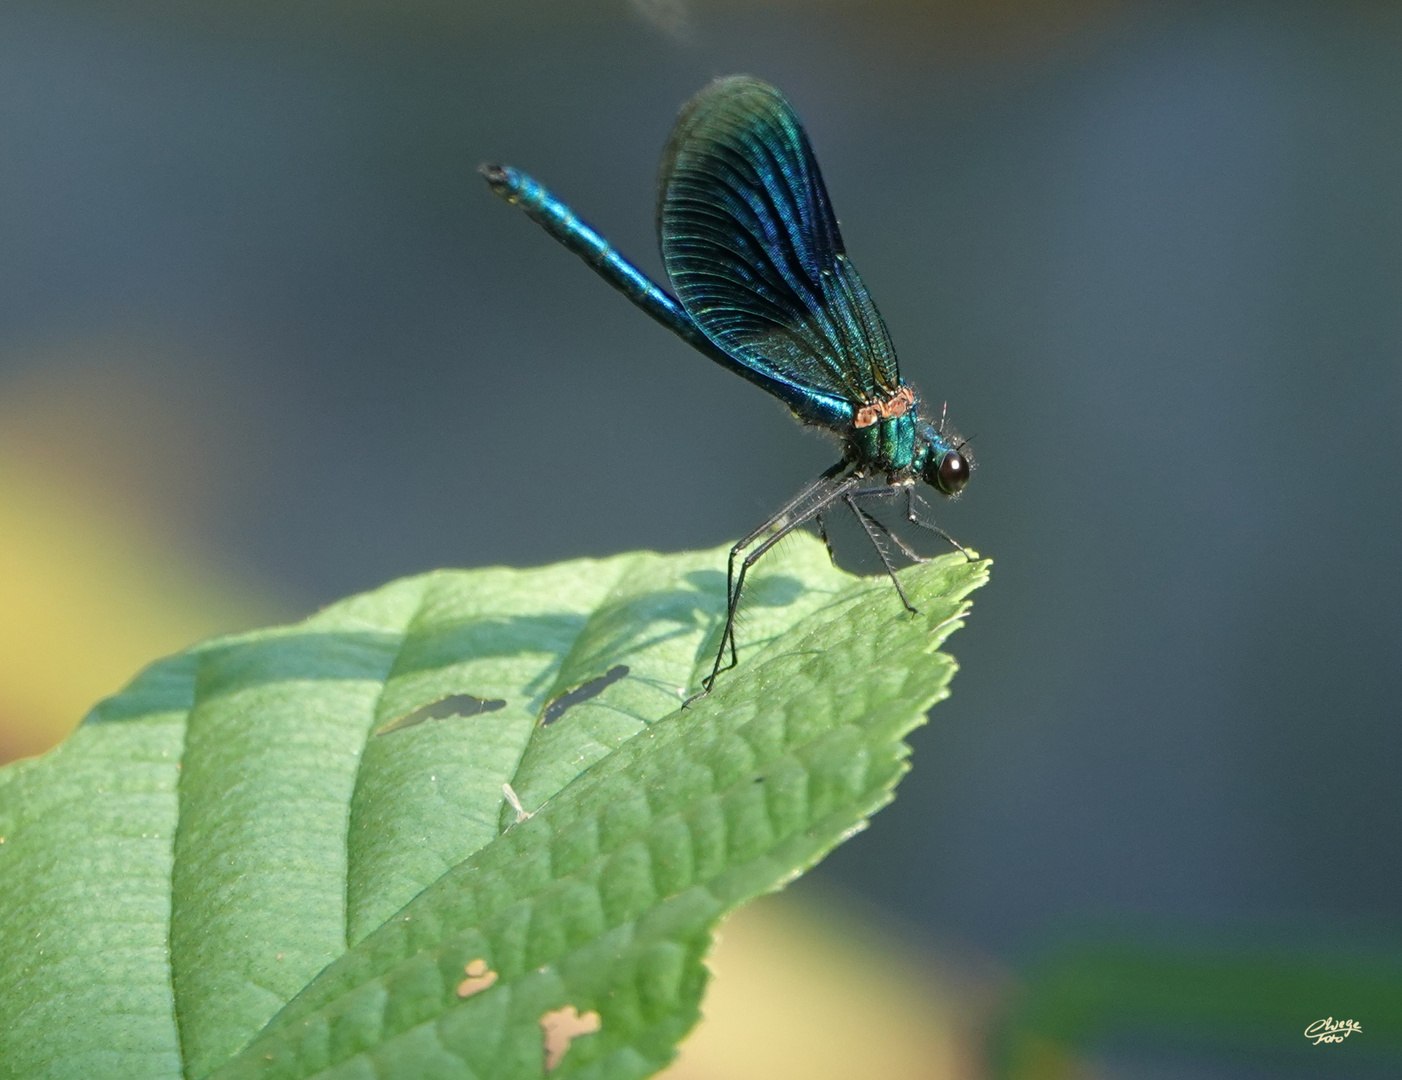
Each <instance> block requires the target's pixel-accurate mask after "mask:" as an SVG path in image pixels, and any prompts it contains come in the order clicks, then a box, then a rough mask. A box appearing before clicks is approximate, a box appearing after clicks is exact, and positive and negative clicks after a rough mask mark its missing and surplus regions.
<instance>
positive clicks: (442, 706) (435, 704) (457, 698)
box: [375, 694, 506, 735]
mask: <svg viewBox="0 0 1402 1080" xmlns="http://www.w3.org/2000/svg"><path fill="white" fill-rule="evenodd" d="M504 708H506V702H505V701H503V700H502V699H501V698H490V699H483V698H479V697H473V696H472V695H471V694H451V695H449V696H448V697H445V698H439V699H438V700H437V701H430V702H429V703H428V704H427V705H421V706H419V707H418V708H417V709H415V710H414V711H413V712H408V713H405V714H404V715H403V716H398V717H395V718H394V719H393V720H391V721H389V722H388V723H385V724H381V725H380V726H379V727H377V728H376V729H375V734H376V735H388V734H389V733H390V732H392V731H403V730H404V729H405V728H410V727H413V726H414V725H415V724H422V723H423V722H424V721H425V720H446V719H447V718H448V717H450V716H464V717H466V716H476V715H477V714H478V713H484V712H496V711H497V710H498V709H504Z"/></svg>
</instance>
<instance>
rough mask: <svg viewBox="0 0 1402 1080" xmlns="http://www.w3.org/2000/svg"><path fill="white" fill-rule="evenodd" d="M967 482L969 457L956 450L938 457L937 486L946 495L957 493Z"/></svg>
mask: <svg viewBox="0 0 1402 1080" xmlns="http://www.w3.org/2000/svg"><path fill="white" fill-rule="evenodd" d="M968 482H969V459H968V458H966V457H965V456H964V455H963V454H961V453H959V451H958V450H950V451H949V452H948V453H946V454H945V455H944V457H942V458H940V469H939V487H940V490H941V491H943V492H944V493H945V494H946V495H958V494H959V492H960V491H962V490H963V488H964V485H965V484H967V483H968Z"/></svg>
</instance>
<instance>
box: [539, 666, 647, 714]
mask: <svg viewBox="0 0 1402 1080" xmlns="http://www.w3.org/2000/svg"><path fill="white" fill-rule="evenodd" d="M627 675H628V665H627V664H617V665H615V666H614V667H611V668H609V669H608V671H606V672H604V673H603V674H602V675H600V676H599V677H598V678H596V679H590V680H589V681H588V682H587V683H581V684H580V685H579V686H576V687H575V688H574V689H573V690H571V691H569V692H568V693H564V694H561V695H560V696H559V697H557V698H556V699H555V700H554V701H552V702H551V703H550V704H549V705H547V706H546V707H545V712H543V713H542V714H541V717H540V726H541V727H545V726H547V725H549V724H553V723H554V722H555V721H556V720H558V719H560V717H561V716H563V715H564V713H565V710H566V709H569V708H571V707H573V706H575V705H578V704H579V703H580V702H582V701H588V700H589V699H590V698H595V697H598V696H599V695H600V694H602V693H603V692H604V691H605V690H607V689H608V688H609V687H610V686H612V685H613V684H614V683H616V682H618V680H619V679H623V678H626V677H627Z"/></svg>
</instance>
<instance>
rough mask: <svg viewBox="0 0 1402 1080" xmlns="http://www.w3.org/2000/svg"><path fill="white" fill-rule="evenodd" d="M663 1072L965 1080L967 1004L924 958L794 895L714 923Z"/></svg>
mask: <svg viewBox="0 0 1402 1080" xmlns="http://www.w3.org/2000/svg"><path fill="white" fill-rule="evenodd" d="M708 964H709V966H710V968H711V970H712V972H713V975H712V978H711V983H710V986H709V988H708V990H707V992H706V999H705V1001H704V1002H703V1004H702V1007H701V1008H702V1014H703V1018H702V1021H701V1024H700V1025H699V1026H698V1027H697V1028H696V1030H695V1031H694V1032H693V1033H692V1034H691V1035H690V1036H689V1037H688V1038H687V1039H686V1041H685V1042H683V1043H682V1047H681V1056H680V1058H679V1059H678V1061H677V1062H676V1063H675V1064H674V1065H672V1067H671V1068H670V1069H667V1070H666V1071H665V1072H663V1073H661V1074H660V1075H661V1077H662V1078H663V1080H859V1078H867V1077H871V1078H875V1077H880V1078H881V1080H968V1078H970V1077H973V1076H975V1075H977V1072H976V1070H975V1068H974V1066H973V1064H972V1060H971V1058H970V1055H969V1053H968V1048H967V1046H966V1041H967V1037H968V1030H967V1026H968V1023H969V1016H968V1010H967V1009H965V1008H962V1007H960V1008H956V1007H955V1000H956V999H955V997H954V993H953V989H952V987H950V986H949V985H948V983H947V982H946V981H945V976H944V975H943V974H942V973H941V972H940V971H939V970H937V969H936V968H935V966H934V963H933V960H932V958H931V957H930V956H928V955H926V954H924V953H922V952H921V951H920V950H919V949H918V948H911V947H910V946H909V943H900V942H899V941H898V939H897V938H896V937H894V936H891V937H886V936H884V935H882V934H880V933H878V932H877V931H876V930H874V929H873V928H872V927H871V926H869V925H867V924H865V923H863V922H861V921H859V920H857V919H854V918H852V917H850V916H847V915H845V914H844V913H841V912H838V911H834V910H830V909H829V908H828V907H827V906H826V905H823V906H819V905H816V904H813V903H810V902H807V901H802V900H798V899H796V898H795V897H794V895H793V894H792V893H784V894H780V895H778V896H773V897H767V898H765V899H762V900H760V901H758V902H756V903H754V904H751V905H749V906H748V907H744V908H741V909H740V911H738V912H736V914H735V915H734V916H732V917H731V918H730V919H729V920H727V921H726V923H725V924H724V925H723V926H722V927H721V930H720V940H719V942H718V943H717V945H716V947H715V949H714V951H713V953H712V955H711V957H710V959H709V961H708Z"/></svg>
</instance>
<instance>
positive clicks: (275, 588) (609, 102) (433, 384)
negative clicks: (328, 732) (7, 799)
mask: <svg viewBox="0 0 1402 1080" xmlns="http://www.w3.org/2000/svg"><path fill="white" fill-rule="evenodd" d="M733 72H749V73H752V74H756V75H759V76H762V77H764V78H766V79H768V80H770V81H772V82H775V83H777V84H778V85H780V86H781V87H782V88H783V89H784V90H785V92H786V93H787V94H788V95H789V96H790V98H791V99H792V100H793V102H794V103H795V104H796V106H797V107H798V109H799V111H800V113H801V114H802V115H803V117H804V120H805V122H806V125H807V127H808V130H809V133H810V136H811V138H812V141H813V144H814V147H815V149H816V152H817V155H818V157H819V160H820V161H821V163H822V165H823V169H824V172H825V174H826V177H827V181H828V185H829V188H830V191H831V194H832V197H833V201H834V204H835V206H836V208H837V211H838V214H839V216H840V217H841V219H842V224H843V230H844V234H845V237H846V240H847V246H848V249H849V251H850V252H851V254H852V256H853V259H854V261H855V262H856V264H857V265H858V266H859V267H860V268H861V271H862V274H863V277H864V279H865V280H866V282H867V285H868V286H869V288H870V289H871V291H872V294H873V296H874V297H875V298H876V300H877V302H878V303H879V304H880V306H881V309H882V312H883V314H884V315H885V318H886V320H887V322H888V324H889V326H890V329H891V332H892V336H893V338H894V339H895V341H896V344H897V347H898V349H899V350H900V354H901V363H902V368H903V371H904V373H905V375H906V377H907V378H908V379H909V380H910V381H911V382H913V383H914V384H915V385H917V386H918V387H920V388H921V390H922V392H923V394H924V395H925V396H926V397H927V398H929V399H932V400H934V401H936V402H938V401H943V400H945V399H948V401H949V403H950V406H949V408H950V416H951V418H952V419H953V420H954V421H955V422H956V423H957V424H958V425H959V427H960V428H961V430H962V431H964V432H965V433H966V434H971V435H973V436H975V442H974V446H975V448H976V451H977V454H978V461H979V470H978V473H977V475H976V476H975V478H974V481H973V482H972V483H971V484H970V486H969V488H968V491H967V493H966V495H965V496H964V497H963V498H962V499H961V500H959V501H958V502H957V503H954V504H948V505H946V506H943V507H941V515H940V521H941V522H942V524H944V526H945V527H946V528H948V529H949V530H950V531H951V532H952V533H953V534H954V535H956V536H957V537H959V538H960V539H961V540H963V541H964V542H965V543H967V544H970V545H972V546H974V547H976V548H977V549H978V550H979V551H981V552H982V553H984V554H988V555H991V556H992V557H993V558H994V559H995V561H996V567H995V574H994V580H993V584H992V585H991V586H990V587H989V588H988V589H986V590H984V591H983V592H982V593H981V594H980V595H979V596H978V597H977V598H976V600H977V604H976V609H975V614H974V617H973V620H972V622H971V624H970V625H969V627H968V628H967V629H965V630H963V631H962V632H960V634H959V635H958V636H957V637H956V638H955V639H954V641H953V642H952V648H953V651H954V652H955V653H956V654H957V655H958V657H959V658H960V660H961V661H962V663H963V671H962V673H961V674H960V675H959V677H958V679H957V680H956V682H955V688H954V689H955V692H954V696H953V697H952V699H951V700H950V701H949V702H947V703H946V704H944V705H942V706H940V708H938V709H937V710H935V712H934V714H933V715H932V723H931V725H930V726H929V727H927V728H925V729H923V730H922V731H920V732H918V733H917V734H916V735H915V737H914V740H913V742H914V746H915V770H914V772H913V773H912V774H911V776H910V777H909V779H908V780H907V781H906V782H905V784H904V786H903V787H902V789H901V796H900V798H899V800H898V801H897V802H896V803H895V804H894V805H893V806H892V807H891V808H889V809H887V810H886V811H884V812H883V813H882V814H881V815H880V816H879V817H878V818H877V819H876V821H875V822H874V825H873V828H872V829H871V830H869V831H868V832H867V833H866V834H864V835H862V836H860V837H859V838H857V839H856V840H854V841H853V842H852V843H850V844H848V845H846V846H845V847H843V848H842V849H840V850H839V851H838V852H837V854H836V855H835V856H833V857H832V858H831V859H829V860H828V861H827V862H826V863H825V864H824V865H823V866H822V867H821V868H820V869H819V870H818V871H817V872H816V873H815V874H813V875H812V876H811V877H810V878H807V879H805V880H804V881H803V882H801V883H800V885H799V887H797V888H796V889H795V890H793V891H792V895H790V894H786V896H785V898H781V899H779V900H777V901H771V902H768V903H766V904H761V905H758V906H757V907H756V908H755V910H754V911H753V912H752V913H751V914H748V915H746V916H743V917H742V918H741V919H740V920H737V922H736V923H735V924H734V926H733V927H732V931H731V932H729V933H728V934H727V937H726V944H724V945H723V946H722V952H721V955H720V957H719V958H718V960H717V968H718V971H719V977H718V979H717V983H716V993H715V994H714V996H713V998H712V999H711V1004H710V1005H709V1006H708V1011H709V1013H710V1015H711V1019H710V1020H709V1021H708V1022H707V1023H706V1024H705V1025H703V1027H702V1029H701V1030H700V1032H699V1033H698V1034H697V1035H696V1036H695V1037H694V1038H693V1039H692V1041H691V1042H690V1043H688V1045H687V1048H686V1052H685V1053H684V1055H683V1059H682V1061H681V1063H680V1064H679V1065H678V1066H677V1067H676V1076H678V1077H682V1076H685V1077H687V1078H688V1080H709V1078H720V1077H726V1078H741V1080H744V1078H748V1077H752V1076H753V1077H756V1078H759V1077H787V1076H794V1077H799V1076H802V1077H826V1076H834V1077H837V1076H872V1077H876V1076H881V1077H928V1078H931V1080H943V1078H946V1077H959V1078H962V1080H972V1078H977V1077H985V1076H986V1077H993V1076H1018V1077H1029V1078H1030V1077H1082V1076H1084V1077H1092V1076H1093V1077H1100V1078H1127V1080H1128V1078H1132V1080H1159V1078H1167V1077H1175V1078H1176V1077H1188V1078H1193V1080H1218V1078H1232V1080H1236V1078H1243V1080H1256V1078H1265V1077H1277V1076H1285V1077H1307V1076H1308V1077H1312V1076H1321V1077H1323V1076H1329V1077H1341V1076H1342V1077H1353V1076H1359V1077H1374V1076H1378V1077H1381V1076H1395V1075H1397V1067H1398V1063H1399V1061H1402V947H1399V940H1402V935H1399V933H1398V930H1399V916H1402V911H1400V910H1399V899H1398V897H1399V889H1402V863H1399V862H1398V861H1396V858H1395V856H1396V852H1397V850H1398V847H1399V843H1402V794H1399V786H1398V783H1397V774H1398V762H1399V752H1402V724H1399V719H1402V708H1399V702H1402V616H1400V615H1399V612H1402V571H1399V567H1398V554H1399V547H1402V545H1399V532H1400V531H1402V484H1399V480H1398V463H1399V461H1402V423H1400V422H1399V420H1400V418H1402V409H1400V408H1399V407H1400V406H1402V364H1399V353H1400V352H1402V304H1399V298H1402V8H1398V7H1397V6H1396V5H1391V4H1383V3H1371V4H1369V3H1355V4H1350V3H1343V2H1336V3H1331V4H1303V3H1298V4H1297V3H1289V2H1276V3H1269V4H1267V3H1261V4H1247V3H1237V4H1212V3H1196V4H1181V3H1180V4H1162V5H1155V4H1132V3H1121V2H1117V0H1059V2H1058V0H932V2H930V3H926V4H920V3H915V2H913V0H912V2H898V0H866V2H864V3H860V4H858V3H841V2H838V0H830V2H826V3H821V2H820V3H800V2H798V0H792V2H754V0H751V2H749V3H739V2H731V3H724V2H714V0H553V2H550V0H522V2H520V3H515V4H483V3H473V2H468V0H459V2H455V3H454V2H449V0H409V2H404V0H399V2H395V3H391V2H390V0H346V2H344V3H340V4H329V3H314V2H311V0H283V2H281V3H276V4H274V3H254V4H232V3H223V2H220V0H203V2H201V3H196V4H190V3H175V2H173V0H172V2H168V3H167V2H160V0H131V2H129V3H126V4H123V5H120V6H119V7H113V6H111V5H106V4H97V3H83V2H79V0H68V2H62V0H48V2H42V3H41V2H37V0H11V2H9V3H7V4H5V5H4V6H3V8H0V148H2V149H0V253H3V254H0V760H6V759H10V758H14V757H17V756H22V755H26V754H33V753H38V752H41V751H42V750H44V749H45V748H46V747H48V746H50V745H52V744H54V743H55V742H57V741H58V740H60V739H61V738H62V737H63V736H64V734H66V732H67V731H68V730H69V729H70V728H71V727H72V726H73V725H74V724H75V723H76V722H77V721H78V719H79V718H80V717H81V716H82V714H83V713H84V712H85V711H86V708H87V706H88V705H90V704H91V703H92V702H93V701H94V700H95V699H96V698H98V697H99V696H101V695H103V694H106V693H110V692H112V691H114V690H116V689H117V688H118V687H119V686H120V685H121V684H122V683H123V682H125V681H126V679H127V678H129V677H130V675H131V674H133V673H134V672H135V671H136V670H137V669H138V668H139V667H141V666H142V665H143V664H145V663H146V662H148V661H149V660H151V659H153V658H154V657H156V656H158V655H160V654H162V653H165V652H170V651H173V650H176V649H178V648H181V647H183V646H184V645H186V644H188V643H190V642H191V641H193V640H196V639H198V638H200V637H203V636H205V635H207V634H211V633H216V632H222V631H226V630H232V629H238V628H243V627H247V626H251V625H255V624H257V623H260V622H266V621H271V620H278V619H292V618H297V617H299V616H301V615H303V614H305V613H307V612H309V611H311V610H313V609H314V608H316V607H318V606H319V605H322V604H324V603H326V602H328V601H330V600H333V599H335V598H338V597H340V596H342V595H344V594H347V593H350V592H354V591H357V590H362V589H366V588H370V587H372V586H375V585H377V584H379V583H381V582H383V581H385V580H386V579H388V578H391V577H394V576H398V575H402V574H411V573H416V572H419V571H422V570H426V569H429V568H432V567H437V566H443V565H452V566H482V565H488V564H493V563H514V564H532V563H540V562H546V561H551V560H555V559H561V558H565V557H569V556H576V555H603V554H608V553H612V552H616V551H621V550H626V549H630V548H635V547H651V548H657V549H662V550H675V549H681V548H697V547H703V546H709V545H713V544H716V543H719V542H721V541H723V540H726V539H728V538H733V537H735V536H737V535H739V534H741V533H743V532H746V531H747V530H748V529H749V528H751V527H752V526H753V525H754V524H756V523H757V522H759V521H760V520H762V519H763V518H764V516H766V514H767V513H768V512H769V511H770V510H771V509H772V508H774V507H775V506H776V505H777V504H778V503H779V502H781V501H782V500H783V499H784V498H785V497H786V496H787V495H788V494H790V493H791V492H792V491H793V490H794V489H795V488H796V487H797V486H798V485H799V484H800V483H802V482H803V481H805V480H806V479H808V478H810V477H812V476H813V475H815V474H816V473H817V472H818V471H819V470H820V469H822V468H823V467H825V466H827V465H828V464H830V463H831V461H832V460H833V459H834V452H833V448H832V447H831V446H830V445H827V444H825V443H824V441H823V440H822V439H820V438H817V437H815V436H814V435H812V434H811V433H806V432H804V431H803V430H801V429H800V428H799V427H797V426H796V425H795V424H793V423H792V422H791V421H789V420H788V419H786V417H785V414H784V411H783V410H782V408H781V407H780V406H778V405H777V404H776V403H775V402H773V401H771V400H769V399H768V398H767V397H766V396H765V395H764V394H762V393H760V392H759V391H758V390H756V389H755V388H754V387H752V386H750V385H748V384H747V383H744V382H743V381H742V380H740V379H738V378H735V377H734V376H733V375H730V374H728V373H726V372H725V371H723V370H721V369H720V368H718V367H717V366H715V365H714V364H712V363H710V362H709V361H707V360H705V359H704V358H702V357H700V356H698V355H696V354H695V353H693V352H691V351H689V350H688V349H687V347H686V346H684V345H683V344H681V343H680V342H679V341H676V340H674V339H673V338H671V337H670V336H669V335H668V334H667V333H666V332H665V331H664V330H662V329H660V328H659V327H657V326H656V325H655V324H653V323H652V322H651V321H650V320H648V319H647V318H645V317H644V316H642V315H641V314H640V313H639V312H637V311H636V310H634V309H633V308H632V307H631V306H630V305H629V304H627V303H626V301H624V300H622V299H621V298H620V297H618V296H616V295H614V294H613V293H612V292H611V291H610V290H609V289H608V288H607V286H605V285H604V284H603V283H602V282H600V281H599V280H598V279H597V278H595V277H594V276H593V275H592V274H591V273H589V272H588V271H587V270H586V269H585V268H584V267H583V266H582V265H581V264H579V263H578V261H577V260H575V259H574V258H573V257H571V256H569V255H567V254H566V253H565V252H564V251H562V250H561V249H559V248H558V247H557V246H556V245H555V244H554V243H553V242H552V241H551V240H549V239H548V238H547V237H546V236H545V235H544V234H543V233H541V231H540V230H539V229H537V228H536V227H535V226H533V225H531V224H530V223H529V222H528V221H526V220H525V218H524V217H523V216H522V215H520V214H519V213H517V212H514V211H512V210H510V209H508V208H507V207H505V206H503V205H502V204H501V203H500V202H498V201H497V200H496V199H494V198H492V197H491V196H490V194H489V193H488V192H487V190H486V189H485V187H484V185H483V184H482V183H481V181H480V179H479V178H478V177H477V176H476V175H475V173H474V170H475V168H476V166H477V165H478V163H479V162H481V161H484V160H504V161H508V162H510V163H513V164H516V165H519V166H520V167H522V168H525V169H528V170H530V171H531V172H533V173H534V174H535V175H536V176H538V177H539V178H540V179H542V180H543V181H544V182H546V183H547V184H549V185H550V186H551V187H552V188H554V189H555V191H556V192H557V193H558V194H559V195H560V196H561V197H562V198H564V199H566V200H567V201H568V202H570V203H571V204H572V205H573V206H574V208H575V209H576V210H578V211H579V212H580V214H581V215H582V216H584V217H585V218H587V219H588V220H590V221H591V222H592V223H593V224H594V225H596V226H597V227H599V228H600V229H601V231H603V232H604V233H605V235H607V236H608V237H609V238H610V239H611V240H612V241H613V242H614V243H615V244H616V245H618V246H619V247H620V248H621V249H622V250H623V251H624V252H625V253H626V254H628V255H629V256H631V257H633V258H634V259H636V260H637V261H638V262H639V263H640V264H641V265H642V266H643V267H644V268H645V269H647V270H648V271H650V272H652V273H654V274H660V272H661V271H660V265H659V260H658V257H657V255H656V253H655V252H656V242H655V238H654V236H653V231H652V230H653V199H654V192H653V183H654V177H655V171H656V165H657V159H658V155H659V153H660V151H661V148H662V146H663V143H664V142H665V140H666V137H667V134H668V130H669V127H670V124H671V121H672V118H673V117H674V115H675V113H676V110H677V108H678V107H679V106H680V105H681V103H682V102H683V101H684V100H685V99H686V98H688V97H689V96H690V95H691V94H692V93H694V92H695V91H696V90H697V89H699V88H700V87H701V86H702V85H704V84H705V83H706V82H707V81H708V80H709V79H710V78H712V77H713V76H716V75H719V74H727V73H733ZM842 546H843V549H844V558H847V559H849V560H850V563H849V565H851V566H852V567H853V568H856V569H870V566H869V564H867V563H864V562H863V559H865V558H866V555H865V553H864V552H863V551H862V550H861V545H860V544H859V543H858V542H857V540H856V539H855V538H853V537H850V536H849V537H847V538H846V539H845V542H844V543H843V545H842ZM1326 1017H1336V1018H1338V1019H1344V1018H1352V1019H1354V1020H1356V1021H1357V1022H1358V1023H1359V1024H1360V1025H1361V1027H1362V1031H1361V1033H1359V1034H1357V1035H1354V1036H1352V1037H1350V1038H1349V1039H1348V1040H1347V1041H1346V1042H1344V1043H1342V1044H1337V1045H1321V1046H1314V1045H1311V1044H1310V1042H1309V1041H1308V1040H1307V1039H1305V1038H1304V1035H1303V1033H1304V1029H1305V1028H1306V1027H1307V1026H1308V1025H1309V1024H1311V1023H1313V1022H1314V1021H1317V1020H1321V1019H1324V1018H1326ZM882 1054H885V1055H886V1056H885V1057H882V1056H881V1055H882Z"/></svg>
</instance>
